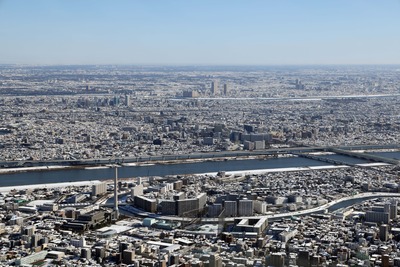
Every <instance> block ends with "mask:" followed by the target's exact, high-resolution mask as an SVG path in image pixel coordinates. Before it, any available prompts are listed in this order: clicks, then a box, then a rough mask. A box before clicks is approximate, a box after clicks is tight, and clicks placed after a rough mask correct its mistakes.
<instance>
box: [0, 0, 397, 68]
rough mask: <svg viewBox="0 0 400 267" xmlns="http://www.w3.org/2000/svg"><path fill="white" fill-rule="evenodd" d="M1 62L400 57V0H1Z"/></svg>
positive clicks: (373, 60) (370, 60)
mask: <svg viewBox="0 0 400 267" xmlns="http://www.w3.org/2000/svg"><path fill="white" fill-rule="evenodd" d="M0 64H43V65H69V64H73V65H75V64H79V65H80V64H95V65H96V64H133V65H158V64H160V65H303V64H306V65H313V64H318V65H320V64H400V0H379V1H378V0H240V1H239V0H0Z"/></svg>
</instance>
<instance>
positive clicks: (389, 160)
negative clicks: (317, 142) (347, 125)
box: [326, 147, 400, 165]
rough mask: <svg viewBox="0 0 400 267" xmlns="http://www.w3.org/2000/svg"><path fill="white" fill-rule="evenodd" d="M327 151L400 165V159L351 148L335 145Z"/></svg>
mask: <svg viewBox="0 0 400 267" xmlns="http://www.w3.org/2000/svg"><path fill="white" fill-rule="evenodd" d="M326 151H329V152H333V153H336V154H339V155H345V156H349V157H353V158H359V159H365V160H369V161H374V162H384V163H389V164H392V165H399V163H400V161H399V160H397V159H391V158H386V157H382V156H378V155H372V154H368V153H362V152H354V151H349V150H344V149H340V148H335V147H329V148H327V149H326Z"/></svg>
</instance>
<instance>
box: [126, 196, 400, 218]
mask: <svg viewBox="0 0 400 267" xmlns="http://www.w3.org/2000/svg"><path fill="white" fill-rule="evenodd" d="M381 197H391V198H400V193H385V192H372V193H361V194H357V195H354V196H348V197H343V198H340V199H337V200H334V201H331V202H329V203H327V204H324V205H322V206H319V207H315V208H311V209H307V210H301V211H294V212H286V213H278V214H269V215H260V216H244V217H226V218H225V219H224V222H234V221H235V219H262V218H267V219H268V221H274V220H280V219H284V218H291V217H299V216H305V215H310V214H318V213H324V212H325V211H333V210H335V209H338V208H335V206H337V205H339V204H342V205H343V204H344V205H346V204H345V203H346V202H350V204H348V206H351V205H354V204H355V203H357V202H362V201H364V200H368V199H375V198H381ZM121 208H122V209H124V211H126V212H129V213H130V214H132V215H135V216H140V217H152V218H156V219H159V220H167V221H179V222H190V221H192V220H193V218H189V217H175V216H163V215H158V214H154V213H149V212H144V211H142V210H139V209H137V208H134V207H131V206H125V207H124V206H121ZM201 223H202V224H218V223H221V218H201Z"/></svg>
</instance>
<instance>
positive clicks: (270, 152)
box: [0, 145, 400, 168]
mask: <svg viewBox="0 0 400 267" xmlns="http://www.w3.org/2000/svg"><path fill="white" fill-rule="evenodd" d="M333 149H336V150H337V151H338V153H339V152H340V153H347V152H348V153H349V154H348V155H352V156H353V154H359V153H355V152H351V151H350V150H368V149H400V145H356V146H339V147H317V146H312V147H305V146H303V147H288V148H273V149H264V150H254V151H221V152H206V153H201V152H198V153H188V154H180V155H159V156H141V157H109V158H96V159H76V160H18V161H17V160H14V161H0V168H17V167H38V166H96V165H107V164H115V163H117V164H124V163H135V162H138V163H139V162H170V161H181V160H201V159H204V160H207V159H216V158H234V157H252V156H272V157H273V156H277V155H282V154H296V153H310V152H317V151H332V150H333ZM332 152H333V151H332ZM363 154H365V153H363ZM367 155H369V154H367ZM391 164H393V163H391Z"/></svg>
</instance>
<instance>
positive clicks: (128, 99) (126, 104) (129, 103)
mask: <svg viewBox="0 0 400 267" xmlns="http://www.w3.org/2000/svg"><path fill="white" fill-rule="evenodd" d="M130 105H131V98H130V96H129V95H125V106H127V107H129V106H130Z"/></svg>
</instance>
